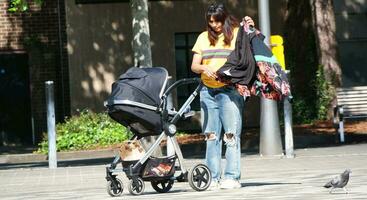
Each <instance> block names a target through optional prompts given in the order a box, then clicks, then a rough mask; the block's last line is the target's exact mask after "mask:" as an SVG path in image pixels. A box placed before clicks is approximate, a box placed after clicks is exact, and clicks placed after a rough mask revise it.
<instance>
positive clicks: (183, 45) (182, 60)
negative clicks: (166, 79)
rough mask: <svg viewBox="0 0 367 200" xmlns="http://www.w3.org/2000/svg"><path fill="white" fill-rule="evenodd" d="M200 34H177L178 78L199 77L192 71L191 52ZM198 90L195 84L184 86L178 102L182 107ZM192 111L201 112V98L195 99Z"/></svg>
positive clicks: (179, 93)
mask: <svg viewBox="0 0 367 200" xmlns="http://www.w3.org/2000/svg"><path fill="white" fill-rule="evenodd" d="M199 34H200V33H176V34H175V54H176V78H177V80H180V79H183V78H191V77H198V75H197V74H195V73H193V72H192V71H191V62H192V56H193V53H192V51H191V49H192V47H193V46H194V44H195V42H196V39H197V37H198V36H199ZM195 88H196V85H195V84H191V85H186V86H182V87H181V88H180V92H178V93H177V102H178V105H179V106H180V107H181V106H182V104H183V103H184V102H185V101H186V99H187V98H188V97H189V95H190V94H191V92H192V91H193V90H194V89H195ZM191 109H192V110H200V101H199V98H195V100H194V102H193V103H192V104H191Z"/></svg>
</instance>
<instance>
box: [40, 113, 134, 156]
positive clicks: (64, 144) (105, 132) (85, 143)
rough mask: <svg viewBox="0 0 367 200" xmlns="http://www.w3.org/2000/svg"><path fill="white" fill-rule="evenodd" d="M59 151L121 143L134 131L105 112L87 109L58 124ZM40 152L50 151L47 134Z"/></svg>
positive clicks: (57, 145) (41, 143)
mask: <svg viewBox="0 0 367 200" xmlns="http://www.w3.org/2000/svg"><path fill="white" fill-rule="evenodd" d="M56 135H57V139H56V147H57V151H71V150H87V149H93V148H100V147H106V146H109V145H112V144H117V143H121V142H122V141H124V140H127V139H129V138H131V136H132V133H130V132H128V130H127V129H126V128H125V127H124V126H122V125H120V124H119V123H117V122H115V121H113V120H112V119H111V118H110V117H109V116H108V115H107V114H105V113H93V112H91V111H88V110H85V111H82V112H80V113H79V115H77V116H72V117H71V118H68V119H66V120H65V122H64V123H58V124H57V125H56ZM37 152H38V153H47V152H48V140H47V134H44V139H43V141H42V142H40V143H39V148H38V150H37Z"/></svg>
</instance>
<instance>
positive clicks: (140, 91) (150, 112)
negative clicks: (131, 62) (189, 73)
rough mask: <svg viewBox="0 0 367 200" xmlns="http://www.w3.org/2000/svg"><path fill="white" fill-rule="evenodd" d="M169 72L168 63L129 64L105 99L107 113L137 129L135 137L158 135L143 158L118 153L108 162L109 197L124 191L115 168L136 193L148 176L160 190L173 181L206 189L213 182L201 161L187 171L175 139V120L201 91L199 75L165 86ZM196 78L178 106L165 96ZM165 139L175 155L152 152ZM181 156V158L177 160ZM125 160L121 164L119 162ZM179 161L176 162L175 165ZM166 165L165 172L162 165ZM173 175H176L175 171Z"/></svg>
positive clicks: (164, 166) (123, 123) (147, 179)
mask: <svg viewBox="0 0 367 200" xmlns="http://www.w3.org/2000/svg"><path fill="white" fill-rule="evenodd" d="M167 83H168V72H167V70H166V69H165V68H161V67H153V68H136V67H132V68H130V69H129V70H128V71H127V72H126V73H124V74H122V75H121V76H120V77H119V79H118V80H117V81H116V82H114V83H113V85H112V92H111V95H110V97H109V98H108V100H107V102H106V107H107V109H108V114H109V115H110V117H111V118H112V119H114V120H115V121H117V122H119V123H120V124H122V125H124V126H126V127H128V128H129V129H130V130H131V131H132V133H133V134H134V136H133V138H132V139H133V140H139V139H141V138H144V137H146V136H152V135H157V136H158V138H157V139H156V141H155V142H154V144H153V145H152V146H151V147H149V149H148V150H147V151H146V153H145V154H144V156H143V157H142V158H140V159H139V160H133V161H124V160H122V159H121V157H120V155H117V156H116V157H115V159H114V160H113V162H112V163H111V165H110V166H108V167H106V172H107V173H106V179H107V192H108V194H110V195H111V196H119V195H121V194H122V192H123V184H122V182H121V180H120V179H118V178H117V177H116V176H117V174H116V173H117V172H124V173H125V174H126V176H127V177H128V179H129V183H128V190H129V192H130V193H131V194H134V195H138V194H142V193H143V191H144V188H145V186H144V181H150V182H151V185H152V187H153V188H154V189H155V190H156V191H157V192H168V191H169V190H170V189H171V188H172V185H173V183H174V181H175V180H176V181H188V182H189V184H190V186H191V187H192V188H193V189H195V190H197V191H203V190H206V189H207V188H208V187H209V185H210V182H211V173H210V170H209V169H208V167H207V166H205V165H203V164H198V165H196V166H194V167H193V168H192V169H189V170H186V169H185V168H184V167H183V165H182V162H183V156H182V152H181V150H180V147H179V145H178V143H177V140H176V138H175V133H176V126H175V124H176V123H177V122H178V121H179V120H180V119H182V118H185V117H187V116H188V115H189V114H188V113H185V111H186V108H187V107H189V106H190V104H191V102H192V101H193V100H194V99H195V97H196V96H197V95H198V93H199V91H200V89H201V87H202V83H201V81H200V79H198V78H189V79H181V80H179V81H176V82H175V83H173V84H172V85H171V86H170V87H167ZM193 83H196V84H198V86H197V87H196V89H195V90H194V91H193V92H192V94H191V95H190V96H189V97H188V99H187V100H186V102H185V103H184V104H183V105H182V106H181V108H180V109H177V111H176V110H174V109H172V108H169V109H168V108H167V107H168V102H167V97H168V95H169V94H170V93H171V92H172V91H173V90H174V89H176V88H177V87H179V86H181V85H185V84H193ZM164 138H166V139H167V141H170V142H171V144H172V145H173V148H174V150H175V153H174V155H169V156H165V157H159V158H156V157H153V156H152V154H153V151H154V150H155V149H156V148H159V144H160V143H161V141H162V140H163V139H164ZM177 161H178V163H177ZM120 162H121V163H122V169H121V170H119V169H117V164H118V163H120ZM176 163H177V164H178V166H176ZM162 169H163V170H166V172H167V173H164V174H163V175H162V174H161V173H160V172H161V171H159V170H162ZM177 172H180V173H178V175H177V176H175V174H177Z"/></svg>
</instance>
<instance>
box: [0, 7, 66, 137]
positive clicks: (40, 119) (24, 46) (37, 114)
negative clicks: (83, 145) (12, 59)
mask: <svg viewBox="0 0 367 200" xmlns="http://www.w3.org/2000/svg"><path fill="white" fill-rule="evenodd" d="M7 9H8V0H0V53H15V52H25V53H27V54H28V61H29V62H28V63H29V72H30V74H29V76H30V88H31V89H30V90H31V98H30V99H31V112H32V117H33V119H34V130H35V134H36V139H37V140H38V141H39V139H40V138H41V136H42V132H46V131H47V121H46V105H45V90H44V87H45V83H44V82H45V81H46V80H52V81H54V83H55V85H54V87H55V111H56V120H57V121H61V120H63V119H64V116H67V115H69V112H70V111H69V110H70V108H69V107H70V100H69V99H70V98H69V95H68V94H69V84H68V82H69V81H68V80H69V79H68V61H67V54H66V48H65V47H66V33H65V6H64V0H59V1H58V0H44V3H43V5H42V6H39V5H34V4H32V5H30V9H29V10H28V11H26V12H24V13H11V12H8V11H7ZM59 11H60V12H59ZM59 22H60V23H59ZM59 24H60V27H59ZM59 28H60V30H61V31H59ZM60 33H61V34H60ZM59 38H61V41H62V42H61V46H60V42H59V41H60V40H59ZM60 49H61V50H60ZM31 131H32V130H30V133H29V134H31Z"/></svg>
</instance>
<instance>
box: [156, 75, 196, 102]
mask: <svg viewBox="0 0 367 200" xmlns="http://www.w3.org/2000/svg"><path fill="white" fill-rule="evenodd" d="M200 82H201V79H200V78H184V79H180V80H178V81H176V82H174V83H173V84H172V85H171V86H169V87H168V89H167V90H166V91H165V92H164V93H163V95H162V98H166V97H167V95H168V94H169V93H170V92H171V91H172V90H174V89H175V88H177V87H179V86H181V85H187V84H194V83H198V84H199V83H200Z"/></svg>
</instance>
